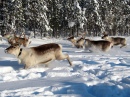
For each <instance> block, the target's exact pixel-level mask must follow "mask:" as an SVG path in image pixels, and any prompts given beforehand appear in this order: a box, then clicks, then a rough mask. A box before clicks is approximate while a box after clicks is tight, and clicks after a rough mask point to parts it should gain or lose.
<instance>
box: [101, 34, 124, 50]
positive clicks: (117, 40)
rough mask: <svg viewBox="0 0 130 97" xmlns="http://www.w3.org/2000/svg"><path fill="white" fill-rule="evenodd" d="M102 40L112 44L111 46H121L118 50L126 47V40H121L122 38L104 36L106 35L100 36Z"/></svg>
mask: <svg viewBox="0 0 130 97" xmlns="http://www.w3.org/2000/svg"><path fill="white" fill-rule="evenodd" d="M102 39H105V40H107V41H110V42H112V43H113V45H121V47H120V48H122V47H123V46H126V39H125V38H122V37H109V36H108V35H107V34H106V35H104V36H102Z"/></svg>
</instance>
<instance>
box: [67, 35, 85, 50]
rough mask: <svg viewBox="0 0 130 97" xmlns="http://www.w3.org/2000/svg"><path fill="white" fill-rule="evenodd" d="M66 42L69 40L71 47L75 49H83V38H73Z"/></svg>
mask: <svg viewBox="0 0 130 97" xmlns="http://www.w3.org/2000/svg"><path fill="white" fill-rule="evenodd" d="M67 40H69V41H70V42H71V43H72V44H73V46H75V47H77V48H83V44H84V38H82V37H81V38H79V39H77V40H76V39H74V37H73V36H72V37H69V38H68V39H67Z"/></svg>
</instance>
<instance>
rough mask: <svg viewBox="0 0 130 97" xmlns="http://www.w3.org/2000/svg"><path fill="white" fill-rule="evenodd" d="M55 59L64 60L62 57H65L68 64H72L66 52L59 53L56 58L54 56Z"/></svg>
mask: <svg viewBox="0 0 130 97" xmlns="http://www.w3.org/2000/svg"><path fill="white" fill-rule="evenodd" d="M56 59H57V60H64V59H67V60H68V62H69V64H70V66H72V63H71V61H70V58H69V55H68V54H61V55H60V56H59V57H58V58H56Z"/></svg>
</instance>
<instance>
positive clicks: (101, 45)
mask: <svg viewBox="0 0 130 97" xmlns="http://www.w3.org/2000/svg"><path fill="white" fill-rule="evenodd" d="M84 45H85V48H91V47H96V48H97V49H100V50H101V51H104V52H106V51H109V50H110V48H111V47H112V43H111V42H109V41H105V40H89V39H85V43H84Z"/></svg>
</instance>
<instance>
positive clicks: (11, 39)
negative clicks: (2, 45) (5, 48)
mask: <svg viewBox="0 0 130 97" xmlns="http://www.w3.org/2000/svg"><path fill="white" fill-rule="evenodd" d="M3 37H4V38H6V39H7V41H8V43H9V44H11V45H13V44H15V43H16V42H15V40H14V34H12V33H6V34H4V36H3Z"/></svg>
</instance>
